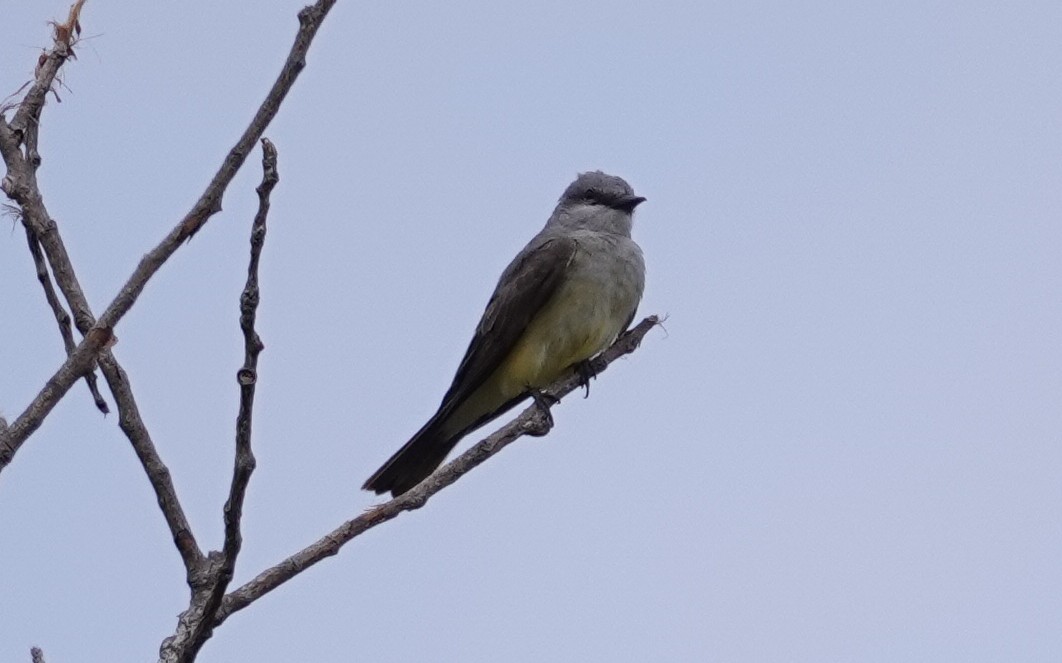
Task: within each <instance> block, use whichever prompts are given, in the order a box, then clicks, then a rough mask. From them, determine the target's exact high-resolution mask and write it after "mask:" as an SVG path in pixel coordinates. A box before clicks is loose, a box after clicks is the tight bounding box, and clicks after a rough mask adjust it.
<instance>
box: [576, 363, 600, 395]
mask: <svg viewBox="0 0 1062 663" xmlns="http://www.w3.org/2000/svg"><path fill="white" fill-rule="evenodd" d="M575 372H576V373H578V374H579V386H580V387H586V393H585V394H583V398H590V378H597V371H595V370H594V365H593V364H592V363H590V360H589V359H584V360H583V361H581V362H579V363H578V364H576V365H575Z"/></svg>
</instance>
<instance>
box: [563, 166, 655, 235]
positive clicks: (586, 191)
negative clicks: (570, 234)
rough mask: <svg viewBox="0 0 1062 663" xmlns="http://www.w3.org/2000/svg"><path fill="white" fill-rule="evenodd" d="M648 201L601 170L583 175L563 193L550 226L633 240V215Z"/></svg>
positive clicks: (621, 181)
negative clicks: (608, 234)
mask: <svg viewBox="0 0 1062 663" xmlns="http://www.w3.org/2000/svg"><path fill="white" fill-rule="evenodd" d="M643 202H645V198H643V197H642V196H638V195H635V193H634V189H632V188H631V185H630V184H627V182H626V181H625V180H624V179H623V178H621V177H616V176H615V175H607V174H605V173H602V172H601V171H600V170H595V171H592V172H589V173H582V174H580V175H579V177H577V178H575V181H574V182H572V183H571V184H569V185H568V188H567V189H565V190H564V193H563V194H562V195H561V197H560V200H559V201H558V202H557V208H556V209H555V210H553V216H551V217H550V219H549V223H548V224H547V225H553V224H558V225H563V226H564V227H567V228H586V229H588V230H598V231H603V232H614V233H617V234H621V235H626V236H628V237H630V234H631V223H632V220H631V213H632V212H634V208H635V207H637V206H638V205H639V204H640V203H643Z"/></svg>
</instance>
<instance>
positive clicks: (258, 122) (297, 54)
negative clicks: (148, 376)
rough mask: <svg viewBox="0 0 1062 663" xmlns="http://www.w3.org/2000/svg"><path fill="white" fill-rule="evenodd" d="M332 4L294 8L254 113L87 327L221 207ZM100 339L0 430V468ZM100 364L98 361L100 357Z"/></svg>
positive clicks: (106, 328) (113, 315)
mask: <svg viewBox="0 0 1062 663" xmlns="http://www.w3.org/2000/svg"><path fill="white" fill-rule="evenodd" d="M333 5H335V0H318V1H317V3H315V4H314V5H312V6H309V7H306V8H304V9H303V10H302V11H300V12H299V31H298V33H297V34H296V37H295V43H294V44H293V45H292V48H291V51H290V53H289V54H288V59H287V61H286V62H285V63H284V67H283V69H281V72H280V75H279V76H278V78H277V80H276V82H275V83H274V84H273V87H272V88H271V89H270V91H269V94H268V95H266V99H265V101H264V102H262V105H261V106H260V107H259V109H258V111H257V113H255V117H254V119H253V120H252V121H251V124H250V125H249V126H248V127H247V129H246V131H244V134H243V136H241V137H240V140H239V141H238V142H237V143H236V145H235V146H234V147H233V148H232V149H231V150H229V153H228V155H227V156H226V157H225V160H224V162H223V163H222V166H221V168H220V169H219V170H218V172H217V174H216V175H215V176H214V179H213V180H211V182H210V184H209V185H208V186H207V189H206V191H204V192H203V195H202V196H200V198H199V200H198V201H197V202H196V204H195V205H194V206H193V207H192V210H191V211H190V212H188V214H187V215H185V217H184V218H183V219H182V220H181V221H180V223H178V224H177V226H176V227H174V229H173V230H172V231H170V233H169V234H168V235H167V236H166V237H165V238H164V239H163V240H162V242H161V243H159V245H158V246H156V247H155V248H154V249H152V250H151V251H150V252H149V253H148V254H147V255H145V256H144V257H143V258H142V259H141V260H140V263H139V264H138V265H137V267H136V269H135V270H134V271H133V274H132V275H131V276H130V277H129V279H128V280H127V281H126V283H125V285H124V286H122V289H121V290H120V291H119V292H118V295H117V296H116V297H115V298H114V300H113V301H112V302H111V303H110V305H109V306H108V307H107V309H106V310H105V311H104V312H103V314H102V315H100V317H99V319H98V320H97V321H96V323H95V324H94V325H93V327H92V330H90V331H94V330H98V331H99V333H100V334H102V335H103V339H110V338H111V336H112V330H113V328H114V325H115V324H117V323H118V322H119V321H120V320H121V319H122V317H123V316H124V315H125V314H126V313H127V312H128V311H129V309H130V308H131V307H132V306H133V303H134V302H135V301H136V299H137V297H138V296H139V295H140V293H141V292H142V291H143V289H144V287H145V286H146V285H147V282H148V281H149V280H150V279H151V277H152V276H153V275H154V274H155V272H157V271H158V270H159V268H161V267H162V265H163V264H164V263H165V262H166V261H167V260H168V259H169V258H170V256H172V255H173V254H174V253H175V252H176V251H177V249H178V248H180V246H181V244H182V243H183V242H184V241H185V240H187V239H189V238H190V237H192V235H194V234H195V233H196V231H198V230H199V229H200V228H202V227H203V225H204V224H205V223H206V222H207V220H209V218H210V217H211V216H213V215H214V214H215V213H217V212H218V211H219V210H220V209H221V199H222V196H223V194H224V192H225V189H226V188H227V187H228V185H229V183H230V182H231V181H232V178H233V177H235V175H236V172H237V171H238V170H239V168H240V166H241V165H243V162H244V160H245V159H246V157H247V153H248V152H249V150H250V149H251V147H252V146H253V145H254V143H255V141H257V140H258V139H259V138H260V137H261V136H262V133H263V132H264V131H265V129H266V127H267V126H268V124H269V122H270V121H271V120H272V119H273V117H274V116H275V115H276V113H277V111H278V110H279V108H280V104H281V102H282V101H283V100H284V97H285V96H287V93H288V91H290V90H291V86H292V85H293V84H294V83H295V79H296V78H297V77H298V75H299V73H300V72H301V71H302V69H303V68H304V67H305V66H306V53H307V52H308V50H309V48H310V44H311V43H312V41H313V38H314V36H315V35H316V34H317V30H318V29H319V28H320V26H321V23H322V21H323V20H324V18H325V16H326V15H327V14H328V12H329V10H331V8H332V6H333ZM11 135H12V131H11V128H10V127H5V123H3V122H0V148H3V145H4V143H5V142H6V141H5V140H4V139H5V136H11ZM6 158H7V157H6V154H5V159H6ZM9 179H10V178H5V179H4V183H5V184H6V183H7V182H8V180H9ZM5 191H6V188H5ZM42 243H43V244H44V246H45V247H46V248H47V243H46V242H45V241H44V238H43V237H42ZM49 259H50V258H49ZM101 344H102V340H101V338H100V337H99V336H98V335H95V334H92V333H90V334H88V335H86V337H85V339H84V340H82V342H81V343H80V344H79V345H78V347H77V349H76V350H75V351H74V353H73V354H72V355H70V357H69V358H68V359H67V361H66V362H65V363H64V364H63V365H62V366H61V367H60V368H59V370H58V371H56V373H55V375H53V376H52V377H51V378H50V379H49V380H48V383H47V386H46V387H45V389H43V390H41V392H40V393H39V394H37V396H36V397H35V398H34V399H33V401H32V402H31V403H30V405H29V406H28V407H27V408H26V409H25V411H23V413H22V414H21V415H19V417H18V418H17V419H16V420H15V421H14V423H12V424H11V426H9V427H8V429H7V431H6V433H4V434H3V435H0V472H2V471H3V469H4V467H6V466H7V465H8V464H10V462H11V459H12V458H13V456H14V454H15V453H16V452H17V451H18V449H19V448H20V447H21V446H22V444H23V443H24V442H25V440H26V438H28V437H29V436H30V435H31V434H32V433H33V431H35V430H37V428H39V427H40V425H41V423H42V422H43V421H44V418H45V417H46V416H47V415H48V413H49V412H51V410H52V408H54V407H55V404H56V403H58V402H59V399H61V398H62V397H63V396H64V395H65V394H66V392H67V391H69V390H70V387H71V386H72V385H73V383H74V382H75V381H76V380H77V379H78V378H79V377H80V376H81V375H82V373H83V372H84V371H85V370H86V367H87V366H91V362H92V360H93V359H94V357H95V355H96V353H97V352H99V350H100V347H101ZM102 365H103V362H102V361H101V366H102Z"/></svg>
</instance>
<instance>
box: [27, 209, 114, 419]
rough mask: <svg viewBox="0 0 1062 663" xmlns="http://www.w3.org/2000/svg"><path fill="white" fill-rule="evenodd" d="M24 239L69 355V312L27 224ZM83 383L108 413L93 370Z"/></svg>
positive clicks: (71, 337)
mask: <svg viewBox="0 0 1062 663" xmlns="http://www.w3.org/2000/svg"><path fill="white" fill-rule="evenodd" d="M26 241H27V242H28V243H29V250H30V254H31V255H32V256H33V264H34V266H35V267H36V268H37V280H38V281H39V282H40V284H41V288H43V289H44V298H45V299H46V300H48V306H49V307H51V309H52V314H53V315H55V322H56V324H58V325H59V334H60V335H61V336H62V337H63V347H64V348H65V349H66V354H67V355H70V353H72V352H73V351H74V348H75V347H76V345H75V344H74V330H73V328H72V327H71V325H70V314H69V313H67V312H66V309H65V308H63V304H62V302H60V301H59V297H58V295H56V294H55V288H53V287H52V279H51V277H50V276H49V274H48V265H47V264H46V263H45V261H44V254H43V253H41V245H40V242H39V241H38V240H37V236H36V235H35V234H34V233H33V230H31V229H30V228H29V227H28V226H27V227H26ZM85 384H87V385H88V388H89V393H91V394H92V400H93V402H95V403H96V409H98V410H99V411H100V412H102V413H103V414H109V413H110V411H111V410H110V408H109V407H107V401H105V400H103V395H102V394H100V390H99V387H98V386H97V385H96V372H95V371H89V372H88V373H85Z"/></svg>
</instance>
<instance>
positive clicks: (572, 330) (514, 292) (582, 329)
mask: <svg viewBox="0 0 1062 663" xmlns="http://www.w3.org/2000/svg"><path fill="white" fill-rule="evenodd" d="M645 200H646V199H645V198H644V197H642V196H639V195H636V194H635V193H634V190H633V189H632V188H631V186H630V185H629V184H628V183H627V182H626V181H625V180H623V179H622V178H620V177H617V176H615V175H608V174H605V173H603V172H601V171H591V172H586V173H581V174H579V175H578V177H576V179H575V180H574V181H573V182H572V183H571V184H569V185H568V187H567V188H566V189H565V190H564V193H563V194H562V195H561V197H560V199H559V200H558V202H557V206H556V208H555V209H554V210H553V213H552V214H551V215H550V217H549V220H547V221H546V225H545V227H543V228H542V230H541V231H539V233H538V234H537V235H535V236H534V237H533V238H532V239H531V241H530V242H528V244H527V246H525V247H524V248H523V249H522V250H521V251H520V252H519V253H518V254H517V255H516V257H515V258H513V260H512V262H511V263H509V266H508V267H506V268H505V270H504V271H503V272H502V275H501V277H500V278H499V279H498V284H497V286H496V287H495V288H494V293H493V294H492V295H491V297H490V300H489V302H488V303H487V307H486V310H485V311H484V312H483V316H482V318H481V319H480V321H479V324H478V325H477V326H476V330H475V333H474V335H473V337H472V341H471V342H470V343H469V345H468V349H467V350H466V351H465V355H464V358H463V359H462V360H461V363H460V364H459V366H458V368H457V372H456V374H455V375H454V379H453V382H452V383H451V385H450V388H449V389H448V390H447V391H446V394H445V395H444V396H443V399H442V402H441V403H440V405H439V408H438V410H437V411H436V412H435V414H434V415H433V416H432V417H431V418H430V419H429V420H428V422H427V423H425V424H424V426H423V427H421V429H420V430H418V431H417V432H416V433H415V434H414V435H413V437H412V438H410V440H409V441H408V442H407V443H406V444H405V445H404V446H402V448H401V449H399V450H398V451H397V452H395V454H394V455H393V456H391V458H390V459H388V460H387V462H385V463H384V464H383V465H382V466H381V467H380V468H379V469H378V470H377V471H376V472H375V473H373V475H372V476H371V477H369V479H368V480H366V481H365V484H364V485H363V486H362V488H363V489H364V490H369V491H373V492H375V493H376V494H377V495H380V494H383V493H387V492H390V493H391V495H392V496H394V497H398V496H399V495H402V494H403V493H405V492H407V491H409V490H410V489H412V488H413V487H415V486H416V485H417V484H419V483H420V482H421V481H423V480H424V479H426V478H427V477H428V476H430V475H431V474H432V472H434V471H435V469H436V468H438V467H439V465H441V464H442V462H443V461H444V460H445V459H446V456H447V455H448V454H449V453H450V451H452V450H453V448H454V447H455V446H456V445H457V443H458V442H459V441H460V440H461V439H462V438H463V437H464V436H465V435H467V434H469V433H470V432H472V431H474V430H476V429H477V428H479V427H480V426H483V425H485V424H486V423H488V422H490V421H491V420H493V419H495V418H496V417H498V416H500V415H502V414H503V413H505V412H507V411H508V410H510V409H512V408H513V407H514V406H516V405H517V404H518V403H520V402H522V401H525V400H527V399H528V398H532V399H533V400H534V402H535V403H537V404H538V405H539V406H540V407H542V409H543V410H544V412H545V414H546V416H547V418H548V419H549V420H550V421H552V417H551V416H550V414H549V405H551V404H552V402H555V400H553V401H552V402H551V401H550V400H549V399H548V398H547V397H546V396H545V394H543V393H542V392H541V391H540V390H541V389H542V388H544V387H546V386H547V385H549V384H550V383H551V382H554V381H555V380H557V379H558V378H560V377H561V376H562V375H564V374H565V373H566V371H569V370H572V369H575V370H579V371H580V375H581V376H582V380H583V381H584V382H586V384H587V390H588V392H589V378H590V376H591V374H592V372H591V371H590V369H589V363H588V362H589V360H590V359H591V358H593V357H594V356H595V355H597V354H599V353H600V352H602V351H603V350H604V349H605V348H607V347H608V346H609V345H610V344H611V343H612V342H613V341H614V340H615V339H616V338H617V337H618V336H619V335H620V334H621V333H622V332H624V331H625V330H626V329H627V328H628V327H629V326H630V323H631V321H632V320H633V319H634V314H635V312H636V310H637V308H638V304H639V302H640V301H641V298H642V293H643V291H644V289H645V261H644V259H643V257H642V251H641V248H640V247H639V246H638V245H637V244H636V243H635V242H634V240H633V239H632V238H631V228H632V226H633V222H634V221H633V213H634V210H635V208H636V207H638V205H640V204H641V203H643V202H645Z"/></svg>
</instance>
